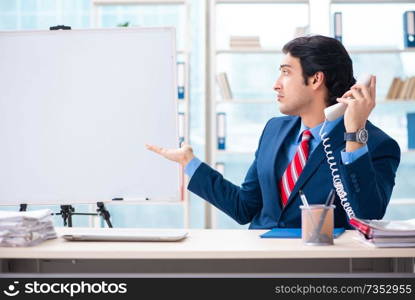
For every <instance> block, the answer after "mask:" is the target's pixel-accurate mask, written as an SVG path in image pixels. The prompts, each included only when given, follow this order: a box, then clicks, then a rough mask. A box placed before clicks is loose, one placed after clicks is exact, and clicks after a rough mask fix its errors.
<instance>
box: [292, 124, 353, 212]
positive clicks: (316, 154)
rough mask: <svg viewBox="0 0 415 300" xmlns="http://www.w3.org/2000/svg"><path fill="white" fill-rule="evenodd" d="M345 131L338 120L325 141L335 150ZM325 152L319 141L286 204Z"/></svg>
mask: <svg viewBox="0 0 415 300" xmlns="http://www.w3.org/2000/svg"><path fill="white" fill-rule="evenodd" d="M344 131H345V128H344V122H342V121H341V122H339V124H337V125H336V127H334V128H333V130H332V131H331V132H330V134H329V135H328V136H326V137H328V138H330V140H328V141H327V143H328V144H330V145H331V147H330V149H328V150H331V151H333V152H334V150H337V149H338V148H339V147H341V146H342V145H343V144H344V140H343V133H344ZM325 157H326V154H325V152H324V147H323V143H322V142H320V144H319V145H318V146H317V148H316V149H315V150H314V151H313V153H311V155H310V157H309V158H308V160H307V163H306V165H305V167H304V169H303V172H302V173H301V175H300V177H299V178H298V180H297V182H296V184H295V186H294V189H293V190H292V192H291V194H290V197H289V198H288V203H287V205H286V207H287V206H288V205H290V203H291V202H292V201H291V200H292V198H293V197H295V196H296V194H297V193H298V191H299V190H300V189H301V188H302V187H303V186H304V184H305V183H306V182H307V180H308V179H309V178H310V177H311V176H312V175H313V174H314V173H315V172H316V171H317V168H318V166H319V165H320V164H321V163H322V162H323V160H324V159H325Z"/></svg>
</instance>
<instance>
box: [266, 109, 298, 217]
mask: <svg viewBox="0 0 415 300" xmlns="http://www.w3.org/2000/svg"><path fill="white" fill-rule="evenodd" d="M298 122H300V118H299V117H295V118H293V119H286V120H284V121H283V122H282V124H281V126H280V129H279V130H278V129H276V130H275V134H274V137H273V140H272V142H271V145H272V151H273V153H272V166H273V168H272V169H273V172H272V179H271V180H272V181H271V182H273V183H275V184H274V185H272V186H274V187H275V190H276V194H277V199H276V200H277V202H278V207H279V208H280V209H281V199H280V197H281V196H280V192H279V189H278V185H277V184H278V180H279V178H277V174H276V168H275V166H276V163H277V157H278V153H279V152H280V150H281V146H282V144H283V142H284V141H285V140H286V138H287V136H288V134H290V132H291V131H292V129H293V128H294V127H295V126H296V125H298Z"/></svg>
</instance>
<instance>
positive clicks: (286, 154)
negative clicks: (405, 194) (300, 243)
mask: <svg viewBox="0 0 415 300" xmlns="http://www.w3.org/2000/svg"><path fill="white" fill-rule="evenodd" d="M283 52H284V53H285V57H284V58H283V60H282V62H281V65H280V75H279V77H278V79H277V81H276V82H275V85H274V90H275V91H276V93H277V101H278V103H279V109H280V111H281V112H282V113H283V114H285V115H287V116H284V117H278V118H273V119H271V120H269V121H268V123H267V124H266V126H265V128H264V130H263V132H262V135H261V138H260V140H259V144H258V149H257V151H256V153H255V159H254V161H253V163H252V165H251V166H250V168H249V170H248V173H247V175H246V178H245V180H244V182H243V184H242V185H241V186H236V185H234V184H232V183H231V182H229V181H227V180H226V179H225V178H223V176H222V175H221V174H220V173H219V172H217V171H216V170H214V169H212V168H211V167H209V166H208V165H207V164H205V163H202V162H201V161H200V160H199V159H198V158H196V157H195V156H194V155H193V151H192V148H191V147H190V146H189V145H183V146H182V147H181V148H180V149H164V148H160V147H157V146H152V145H147V148H148V149H149V150H152V151H154V152H156V153H159V154H161V155H162V156H164V157H165V158H167V159H170V160H173V161H176V162H178V163H180V164H181V165H182V166H184V167H185V172H186V173H187V174H188V175H189V176H190V177H191V179H190V182H189V185H188V189H189V190H190V191H192V192H194V193H195V194H197V195H199V196H200V197H202V198H204V199H206V200H207V201H209V202H210V203H211V204H213V205H214V206H216V207H217V208H219V209H221V210H222V211H224V212H225V213H226V214H228V215H229V216H230V217H232V218H233V219H234V220H236V221H237V222H238V223H240V224H247V223H250V227H249V228H250V229H269V228H275V227H301V211H300V209H299V206H300V205H301V204H302V203H301V201H300V197H299V190H302V191H303V192H304V194H305V195H306V196H307V198H308V202H309V203H310V204H322V203H324V202H325V200H326V197H327V195H328V194H329V191H330V190H331V189H332V188H333V181H334V180H333V177H332V173H333V175H335V176H336V175H340V177H338V176H336V178H335V180H336V181H337V182H338V178H340V179H341V183H342V184H343V186H344V190H345V192H346V193H347V200H348V204H349V205H350V206H351V208H352V209H353V211H354V214H355V215H356V217H358V218H363V219H381V218H382V217H383V216H384V214H385V210H386V207H387V205H388V203H389V200H390V197H391V193H392V189H393V186H394V179H395V173H396V170H397V168H398V165H399V161H400V149H399V146H398V144H397V143H396V142H395V141H394V140H393V139H392V138H390V137H389V136H388V135H386V134H385V133H384V132H383V131H382V130H380V129H379V128H377V127H376V126H374V125H373V124H372V123H370V122H369V121H368V120H367V119H368V116H369V114H370V112H371V111H372V109H373V108H374V106H375V98H376V91H375V87H376V77H375V76H371V79H370V85H369V86H365V85H363V84H356V80H355V79H354V77H353V67H352V61H351V59H350V57H349V55H348V53H347V51H346V50H345V48H344V47H343V45H342V44H341V43H340V42H338V41H337V40H335V39H332V38H328V37H324V36H309V37H300V38H296V39H294V40H292V41H290V42H289V43H287V44H286V45H285V46H284V48H283ZM338 102H342V103H345V104H347V109H346V112H345V114H344V116H341V117H339V118H337V119H335V120H334V121H327V122H326V123H324V121H325V115H324V112H323V111H324V109H325V108H326V107H328V106H331V105H334V104H336V103H338ZM323 123H324V128H323V132H326V133H327V137H328V138H329V140H328V141H326V142H325V143H324V145H328V144H329V145H330V148H327V149H326V150H327V151H332V154H331V156H334V159H331V160H330V162H333V161H335V162H336V164H337V165H336V167H335V168H337V169H338V170H337V171H334V172H333V170H331V169H330V168H329V164H328V162H327V161H326V153H325V151H324V145H323V142H322V139H321V136H320V134H319V131H320V129H321V128H322V126H323ZM341 202H343V203H341ZM334 204H335V205H336V209H335V227H346V228H350V225H349V223H348V217H347V214H346V213H345V210H344V209H343V208H342V204H343V205H344V204H345V205H347V203H345V202H344V201H341V199H340V198H339V196H336V199H335V203H334Z"/></svg>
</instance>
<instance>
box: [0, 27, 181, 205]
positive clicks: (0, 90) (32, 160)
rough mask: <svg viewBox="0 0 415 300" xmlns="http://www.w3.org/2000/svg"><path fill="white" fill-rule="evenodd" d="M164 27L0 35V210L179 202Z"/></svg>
mask: <svg viewBox="0 0 415 300" xmlns="http://www.w3.org/2000/svg"><path fill="white" fill-rule="evenodd" d="M175 48H176V47H175V32H174V29H173V28H146V29H138V28H120V29H93V30H64V31H62V30H59V31H30V32H29V31H27V32H0V205H16V204H20V203H28V204H64V203H65V204H73V203H95V202H97V201H110V200H111V199H113V198H117V197H124V198H134V199H136V198H139V199H141V198H145V197H147V198H150V199H157V200H169V201H172V200H173V201H174V200H179V196H178V195H179V170H178V166H177V164H175V163H173V162H170V161H167V160H166V159H163V158H161V157H159V156H158V155H156V154H154V153H152V152H150V151H148V150H146V149H145V147H144V144H145V143H149V144H156V145H161V146H165V147H177V146H178V134H177V124H176V121H177V104H176V96H177V85H176V52H175V51H176V49H175Z"/></svg>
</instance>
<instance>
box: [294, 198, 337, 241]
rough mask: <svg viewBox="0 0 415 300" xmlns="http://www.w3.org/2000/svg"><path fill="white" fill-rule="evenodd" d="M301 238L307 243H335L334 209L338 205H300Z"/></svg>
mask: <svg viewBox="0 0 415 300" xmlns="http://www.w3.org/2000/svg"><path fill="white" fill-rule="evenodd" d="M300 208H301V238H302V240H303V243H304V244H305V245H313V246H325V245H333V229H334V209H335V208H336V206H334V205H330V206H325V205H322V204H314V205H309V206H307V207H306V206H303V205H302V206H300Z"/></svg>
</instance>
